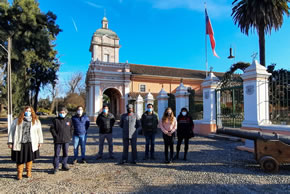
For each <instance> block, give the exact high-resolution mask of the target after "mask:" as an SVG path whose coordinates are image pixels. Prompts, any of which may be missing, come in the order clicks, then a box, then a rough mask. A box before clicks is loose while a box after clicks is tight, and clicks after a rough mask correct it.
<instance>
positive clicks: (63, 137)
mask: <svg viewBox="0 0 290 194" xmlns="http://www.w3.org/2000/svg"><path fill="white" fill-rule="evenodd" d="M66 115H67V109H66V108H65V107H61V108H60V111H59V115H58V117H56V118H55V119H53V121H52V125H51V127H50V132H51V134H52V137H53V142H54V157H53V167H54V169H53V173H54V174H56V173H57V172H58V169H59V155H60V151H61V149H62V152H63V157H62V170H64V171H68V170H69V168H68V165H67V160H68V147H69V142H70V141H71V138H72V135H73V131H74V129H73V124H72V121H71V119H70V118H68V117H66Z"/></svg>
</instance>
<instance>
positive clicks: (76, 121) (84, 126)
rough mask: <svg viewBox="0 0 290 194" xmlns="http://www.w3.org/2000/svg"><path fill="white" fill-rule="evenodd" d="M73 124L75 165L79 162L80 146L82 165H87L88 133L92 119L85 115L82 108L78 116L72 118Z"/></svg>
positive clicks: (80, 107) (78, 110) (78, 108)
mask: <svg viewBox="0 0 290 194" xmlns="http://www.w3.org/2000/svg"><path fill="white" fill-rule="evenodd" d="M72 123H73V128H74V134H73V146H74V158H73V164H76V163H77V162H78V160H77V159H78V154H79V145H80V146H81V155H82V160H81V162H82V163H86V159H85V158H86V142H87V131H88V129H89V127H90V119H89V118H88V117H87V116H86V115H85V114H84V110H83V107H82V106H78V107H77V114H76V115H75V116H73V117H72Z"/></svg>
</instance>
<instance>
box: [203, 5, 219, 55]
mask: <svg viewBox="0 0 290 194" xmlns="http://www.w3.org/2000/svg"><path fill="white" fill-rule="evenodd" d="M205 22H206V24H205V26H206V30H205V31H206V34H208V35H209V38H210V44H211V48H212V52H213V55H214V56H216V57H218V58H219V56H218V55H217V54H216V52H215V40H214V37H213V34H214V33H213V29H212V26H211V22H210V19H209V17H208V14H207V10H206V8H205Z"/></svg>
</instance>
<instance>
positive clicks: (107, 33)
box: [94, 28, 119, 39]
mask: <svg viewBox="0 0 290 194" xmlns="http://www.w3.org/2000/svg"><path fill="white" fill-rule="evenodd" d="M94 35H95V36H108V37H110V38H114V39H119V37H118V35H117V34H116V32H114V31H112V30H110V29H106V28H100V29H98V30H96V32H95V33H94Z"/></svg>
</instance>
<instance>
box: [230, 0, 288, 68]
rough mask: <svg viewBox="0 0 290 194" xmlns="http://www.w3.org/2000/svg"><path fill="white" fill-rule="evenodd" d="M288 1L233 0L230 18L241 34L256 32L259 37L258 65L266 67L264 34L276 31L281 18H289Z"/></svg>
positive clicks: (281, 20) (280, 23) (279, 25)
mask: <svg viewBox="0 0 290 194" xmlns="http://www.w3.org/2000/svg"><path fill="white" fill-rule="evenodd" d="M288 2H290V1H289V0H234V1H233V3H232V4H233V9H232V16H233V19H234V22H235V24H238V26H239V28H240V29H241V31H242V33H245V34H246V35H248V34H249V30H250V29H252V30H253V31H254V29H256V30H257V32H258V35H259V50H260V63H261V65H263V66H265V65H266V60H265V58H266V57H265V34H267V33H271V30H272V29H273V28H274V29H275V30H278V29H279V28H280V27H281V26H282V24H283V16H284V14H286V15H287V16H289V6H288Z"/></svg>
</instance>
